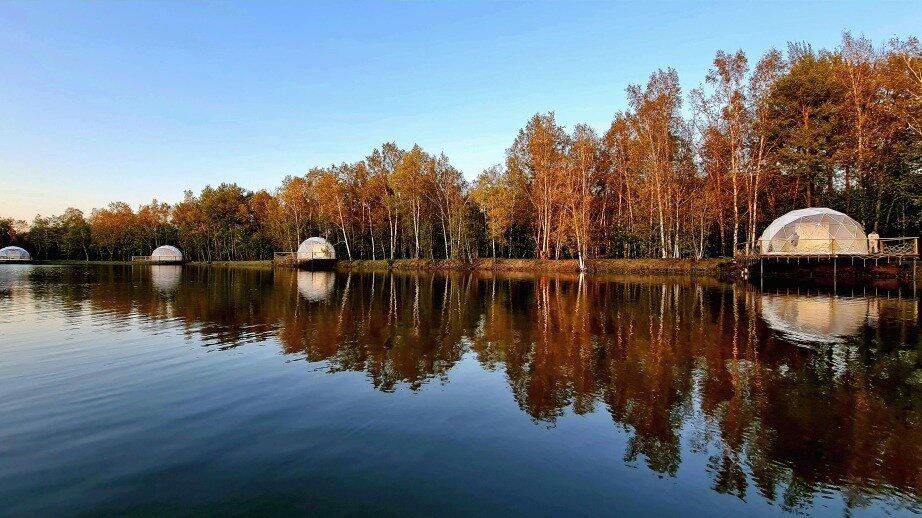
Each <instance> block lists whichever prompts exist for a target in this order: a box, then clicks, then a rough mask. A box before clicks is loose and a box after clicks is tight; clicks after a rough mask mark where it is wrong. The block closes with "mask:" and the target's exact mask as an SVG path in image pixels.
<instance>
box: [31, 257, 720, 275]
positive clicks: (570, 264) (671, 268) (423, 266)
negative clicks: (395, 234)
mask: <svg viewBox="0 0 922 518" xmlns="http://www.w3.org/2000/svg"><path fill="white" fill-rule="evenodd" d="M31 264H36V265H57V266H86V265H94V266H141V265H143V266H148V265H149V264H148V263H138V262H133V261H80V260H36V261H33V262H32V263H31ZM729 264H730V261H729V260H728V259H702V260H700V261H695V260H693V259H590V260H587V261H586V273H592V274H597V273H624V274H651V275H653V274H655V275H663V274H669V275H694V276H710V277H713V276H718V275H720V274H721V272H722V271H724V270H725V269H726V268H727V267H728V266H729ZM185 265H187V266H194V267H212V268H259V269H271V268H273V267H274V266H275V265H274V264H273V262H272V260H269V259H265V260H259V261H211V262H207V261H190V262H188V263H185ZM336 270H337V271H342V272H376V271H390V270H395V271H484V272H490V271H492V272H534V273H579V271H580V270H579V262H578V261H577V260H575V259H548V260H541V259H474V260H473V261H466V260H457V259H436V260H432V259H395V260H374V261H372V260H366V259H357V260H353V261H349V260H340V261H338V262H337V263H336Z"/></svg>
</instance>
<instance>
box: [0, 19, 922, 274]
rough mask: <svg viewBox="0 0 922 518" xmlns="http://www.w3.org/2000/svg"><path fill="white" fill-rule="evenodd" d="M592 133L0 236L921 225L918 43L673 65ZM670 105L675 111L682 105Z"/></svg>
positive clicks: (190, 196) (642, 236)
mask: <svg viewBox="0 0 922 518" xmlns="http://www.w3.org/2000/svg"><path fill="white" fill-rule="evenodd" d="M627 100H628V108H627V110H626V111H624V112H622V113H618V114H616V115H615V117H614V120H613V121H612V123H611V126H610V127H609V128H607V130H606V131H605V132H604V133H601V134H599V133H598V132H597V131H596V130H594V129H593V128H591V127H589V126H588V125H585V124H577V125H576V126H575V127H574V128H573V130H572V131H570V132H568V131H567V130H566V129H565V128H563V127H562V126H561V125H560V124H558V123H557V121H556V120H555V116H554V114H553V113H546V114H540V113H539V114H536V115H535V116H534V117H532V118H531V119H530V120H529V121H528V122H527V123H526V124H525V127H524V128H522V129H521V130H520V131H519V133H518V135H517V136H516V137H515V139H514V140H513V142H512V144H511V145H510V147H509V148H508V149H507V150H506V161H505V164H497V165H494V166H492V167H490V168H488V169H487V170H485V171H483V172H482V173H480V175H479V176H477V178H476V179H475V180H474V181H473V182H468V181H466V180H465V177H464V175H463V174H462V173H461V172H460V171H458V170H457V169H456V168H455V167H453V166H452V165H451V163H450V162H449V160H448V157H446V156H445V155H433V154H430V153H427V152H426V151H424V150H423V149H421V148H420V147H419V146H414V147H413V148H412V149H409V150H404V149H400V148H398V147H397V146H396V145H395V144H393V143H386V144H384V145H382V146H381V147H379V148H378V149H375V150H373V151H372V152H371V153H370V154H369V155H368V156H367V157H366V158H365V159H364V160H361V161H359V162H356V163H351V164H350V163H343V164H341V165H335V166H331V167H325V168H315V169H311V170H310V171H308V173H307V174H305V175H303V176H288V177H286V178H285V179H284V180H283V181H282V184H281V185H280V186H279V187H278V188H276V189H274V190H273V191H272V192H268V191H265V190H261V191H256V192H253V191H249V190H247V189H245V188H243V187H240V186H238V185H236V184H221V185H219V186H218V187H210V186H209V187H206V188H205V189H204V190H202V192H200V193H199V194H198V195H196V194H195V193H193V192H191V191H186V193H185V198H184V199H183V201H181V202H179V203H176V204H175V205H169V204H166V203H161V202H158V201H157V200H154V201H152V202H151V203H150V204H148V205H143V206H141V207H138V209H137V210H135V209H133V208H132V207H130V206H129V205H127V204H125V203H121V202H113V203H110V204H109V206H108V207H105V208H100V209H95V210H93V211H92V212H91V213H90V214H89V215H86V214H83V213H82V212H81V211H79V210H77V209H68V210H67V211H65V213H64V214H63V215H61V216H51V217H42V216H36V218H35V219H34V220H33V221H32V222H31V223H26V222H23V221H14V220H12V219H9V218H7V219H0V245H7V244H11V243H12V244H21V245H24V246H26V247H28V248H29V249H30V251H31V252H32V253H33V255H34V256H35V257H38V258H75V259H76V258H83V259H127V258H129V257H130V256H132V255H147V254H149V253H150V251H151V250H152V249H153V248H154V247H156V246H158V245H160V244H165V243H169V244H176V245H178V246H179V247H180V248H182V249H183V251H184V252H185V253H186V254H188V255H189V256H190V257H192V258H194V259H200V260H231V259H264V258H269V257H271V256H272V252H273V251H279V250H294V249H296V248H297V246H298V243H299V242H300V241H301V240H303V239H305V238H306V237H308V236H311V235H321V236H324V237H326V238H327V239H329V240H330V241H331V242H333V243H334V244H335V246H336V248H337V250H338V253H339V254H340V256H341V257H344V258H354V259H357V258H362V259H396V258H433V259H435V258H456V259H464V258H474V257H485V256H497V257H515V258H527V257H539V258H564V257H568V258H570V257H575V258H578V259H580V260H581V261H582V260H584V259H586V258H588V257H663V258H666V257H695V258H701V257H705V256H721V255H729V254H732V253H733V251H734V250H735V249H736V248H737V247H740V246H745V243H748V242H752V241H754V240H756V239H757V238H758V234H759V231H760V230H761V228H763V227H764V226H765V225H766V224H767V223H768V222H770V221H771V220H772V219H774V218H775V217H777V216H778V215H780V214H782V213H784V212H787V211H789V210H792V209H795V208H801V207H805V206H827V207H831V208H834V209H838V210H841V211H843V212H845V213H847V214H849V215H851V216H852V217H854V218H855V219H857V220H858V221H860V222H862V223H864V224H865V226H866V227H867V229H868V230H870V229H871V228H876V229H877V230H878V231H879V232H880V233H881V234H882V235H917V234H918V233H919V231H920V228H922V45H920V43H919V40H918V39H916V38H909V39H906V40H892V41H890V42H888V43H887V44H885V45H883V46H875V45H873V44H872V42H871V41H869V40H867V39H865V38H863V37H854V36H852V35H851V34H849V33H845V34H844V35H843V38H842V42H841V44H840V45H839V46H838V47H837V48H835V49H834V50H819V51H817V50H814V49H813V48H812V47H810V46H809V45H807V44H802V43H793V44H789V45H788V50H787V52H786V53H782V52H780V51H777V50H771V51H769V52H768V53H766V54H765V55H764V56H762V57H761V58H760V59H759V60H758V61H756V62H755V64H754V65H751V64H750V61H749V59H748V58H747V56H746V55H745V54H744V53H743V52H742V51H738V52H735V53H727V52H723V51H721V52H718V53H717V55H716V56H715V58H714V62H713V68H712V69H711V70H710V72H709V73H708V74H707V76H706V77H705V79H704V83H703V84H702V85H701V86H700V87H699V88H696V89H694V90H692V91H691V92H690V93H689V94H688V95H687V96H686V95H683V93H682V90H681V88H680V86H679V78H678V75H677V74H676V72H675V70H673V69H671V68H670V69H666V70H657V71H656V72H654V73H653V74H652V75H651V76H650V79H649V81H648V82H647V83H646V84H645V85H630V86H628V88H627ZM683 103H685V104H684V106H683Z"/></svg>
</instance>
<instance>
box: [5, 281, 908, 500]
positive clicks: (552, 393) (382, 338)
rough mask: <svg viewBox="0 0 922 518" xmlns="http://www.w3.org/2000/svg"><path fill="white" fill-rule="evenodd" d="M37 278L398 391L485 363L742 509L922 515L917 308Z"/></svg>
mask: <svg viewBox="0 0 922 518" xmlns="http://www.w3.org/2000/svg"><path fill="white" fill-rule="evenodd" d="M32 275H33V276H40V277H42V276H44V277H43V280H45V281H46V282H33V283H31V285H30V286H31V289H32V293H31V296H33V297H34V298H35V299H36V303H37V304H40V303H55V304H61V305H62V306H63V307H64V308H65V310H66V309H67V308H68V307H69V308H71V309H76V308H79V307H82V306H83V305H84V304H88V305H89V307H90V308H91V310H92V311H93V312H94V314H97V315H99V317H100V318H102V319H104V320H105V321H107V322H110V323H111V324H112V325H122V324H124V322H125V321H127V320H128V319H134V318H137V319H138V320H139V321H141V322H143V323H145V324H146V325H151V326H158V325H176V322H179V323H181V325H182V326H183V327H184V329H185V330H186V332H187V333H189V334H190V335H191V334H198V335H200V336H201V337H202V338H203V342H204V343H205V344H206V345H208V346H214V347H217V348H220V349H228V348H234V347H237V346H240V345H243V344H246V343H250V342H262V341H265V340H269V339H273V338H277V339H278V340H279V341H280V343H281V346H282V348H283V350H284V353H285V354H286V355H290V356H297V357H300V358H303V359H304V360H306V361H308V362H322V363H321V365H323V366H324V369H326V370H328V371H329V372H337V371H358V372H364V373H366V375H367V377H368V379H369V380H370V382H371V384H372V385H373V386H374V387H375V388H377V389H379V390H382V391H386V392H389V391H394V390H396V389H398V388H399V387H400V386H406V387H408V388H409V389H410V390H413V391H418V390H423V387H424V386H425V384H426V383H427V382H430V381H431V380H438V381H440V382H442V383H447V382H448V381H449V379H450V374H451V369H452V367H453V366H454V365H455V364H456V363H458V362H459V361H460V360H461V359H462V357H463V356H464V355H465V354H472V355H473V357H474V358H475V359H476V361H478V362H479V363H480V364H481V365H482V366H483V367H484V368H485V369H488V370H494V371H501V372H503V373H504V375H505V376H506V379H507V380H508V383H509V387H510V390H511V392H512V393H513V395H514V397H515V400H516V401H517V402H518V405H519V406H520V407H521V409H522V411H523V412H525V413H527V414H528V415H529V416H530V417H531V418H532V419H533V420H535V421H536V422H542V423H553V422H555V421H556V420H558V419H560V418H561V417H562V416H564V415H565V414H566V413H568V412H573V413H575V414H588V413H592V412H598V411H605V412H607V413H608V414H610V415H611V419H612V421H613V423H614V424H615V425H616V426H618V427H621V428H622V429H624V430H625V431H626V432H627V433H628V434H629V435H630V437H631V439H630V441H629V445H628V448H627V450H626V451H625V452H624V460H625V462H629V463H643V464H645V465H646V466H647V467H648V468H649V469H650V470H653V471H654V472H657V473H661V474H664V475H671V476H676V475H677V473H678V470H679V468H680V465H681V464H682V461H683V455H684V456H689V455H706V456H707V458H708V462H707V467H706V470H707V475H708V476H709V477H710V480H711V481H712V487H713V489H714V490H715V491H718V492H722V493H730V494H734V495H737V496H738V497H739V498H753V497H754V495H756V494H758V495H760V496H761V497H762V498H765V499H767V500H769V501H772V502H778V503H780V504H781V505H782V506H783V507H785V508H787V509H791V510H796V509H799V508H802V507H807V506H809V505H811V504H812V502H813V500H814V498H815V497H816V496H817V495H818V494H820V493H822V492H824V491H825V490H826V489H828V488H837V489H840V490H842V492H843V494H844V495H845V497H846V499H847V500H848V504H849V506H850V507H856V506H861V505H863V504H864V503H866V502H867V501H868V500H870V499H874V498H878V497H882V498H888V499H892V500H894V501H896V502H897V505H904V506H909V507H910V508H912V509H918V505H919V501H920V497H922V469H920V466H922V448H920V445H922V426H920V423H922V400H920V398H919V396H918V394H919V389H920V383H922V374H920V372H922V371H920V369H922V361H920V357H919V353H920V350H922V340H920V334H919V327H918V315H919V300H918V299H915V298H908V299H907V298H896V297H891V296H888V295H875V296H856V297H833V296H831V295H822V294H817V293H812V294H803V295H801V294H796V293H793V294H792V293H790V292H788V291H774V292H766V293H762V292H759V291H757V290H755V289H753V288H751V287H748V286H741V285H725V284H720V283H717V282H716V281H691V280H681V279H679V280H676V279H658V278H654V277H643V278H639V277H638V278H629V277H622V278H604V277H583V276H576V275H574V276H566V275H560V276H554V277H540V276H539V277H535V276H532V275H524V274H519V275H515V274H513V275H502V276H499V275H492V274H484V273H479V274H432V275H430V274H414V273H406V274H391V273H388V274H362V275H355V274H354V275H348V276H346V275H334V274H330V273H313V274H312V273H310V272H293V271H286V270H276V271H275V272H271V271H262V270H235V269H207V268H194V267H189V266H186V267H183V270H182V276H181V282H178V277H177V282H176V283H173V282H172V281H170V282H167V281H169V278H167V280H164V279H165V278H166V277H164V276H163V275H161V274H160V273H159V272H156V271H154V270H152V269H146V268H137V267H136V268H133V269H131V270H130V275H127V276H126V274H125V271H124V270H120V269H102V268H97V269H85V270H83V269H76V268H75V269H58V270H57V271H51V270H36V271H35V272H33V274H32ZM126 277H127V278H126ZM152 288H153V289H152ZM14 293H15V292H14ZM804 345H806V346H808V347H809V348H805V347H798V346H804Z"/></svg>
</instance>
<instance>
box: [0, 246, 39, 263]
mask: <svg viewBox="0 0 922 518" xmlns="http://www.w3.org/2000/svg"><path fill="white" fill-rule="evenodd" d="M31 260H32V256H31V255H29V252H26V249H25V248H20V247H18V246H7V247H4V248H0V262H4V261H6V262H10V261H31Z"/></svg>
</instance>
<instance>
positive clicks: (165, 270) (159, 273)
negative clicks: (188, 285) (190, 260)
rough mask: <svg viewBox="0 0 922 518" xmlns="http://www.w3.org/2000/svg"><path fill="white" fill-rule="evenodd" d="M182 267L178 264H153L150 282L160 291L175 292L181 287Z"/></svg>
mask: <svg viewBox="0 0 922 518" xmlns="http://www.w3.org/2000/svg"><path fill="white" fill-rule="evenodd" d="M181 278H182V266H180V265H177V264H153V265H151V267H150V281H151V284H153V285H154V288H155V289H157V290H159V291H173V290H175V289H176V288H178V287H179V281H180V280H181Z"/></svg>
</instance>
